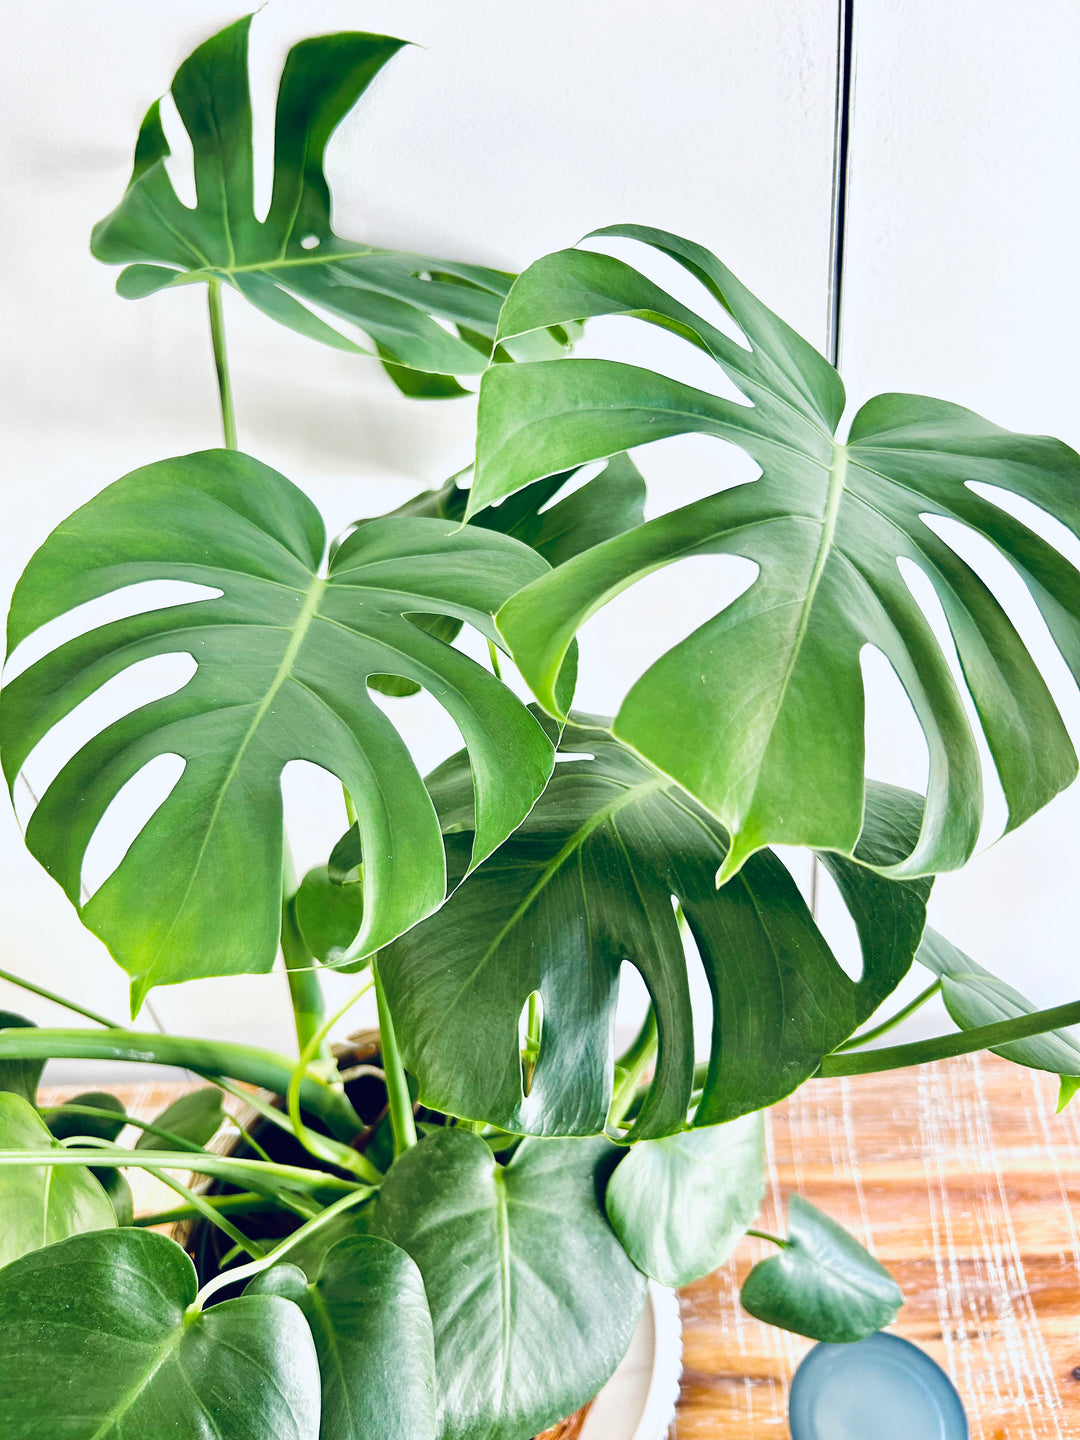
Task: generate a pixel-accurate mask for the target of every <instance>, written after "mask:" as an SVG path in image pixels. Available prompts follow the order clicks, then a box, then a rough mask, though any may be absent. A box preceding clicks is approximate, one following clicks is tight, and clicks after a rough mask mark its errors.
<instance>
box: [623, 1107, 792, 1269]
mask: <svg viewBox="0 0 1080 1440" xmlns="http://www.w3.org/2000/svg"><path fill="white" fill-rule="evenodd" d="M764 1194H765V1127H764V1124H763V1121H762V1116H761V1115H760V1114H755V1115H744V1116H743V1117H742V1118H741V1119H739V1120H732V1121H730V1122H729V1123H728V1124H727V1125H709V1126H706V1127H703V1128H701V1129H698V1130H686V1131H683V1132H682V1133H681V1134H678V1135H667V1136H665V1137H664V1138H662V1139H660V1140H642V1141H641V1142H640V1144H637V1145H631V1146H630V1147H629V1150H628V1151H627V1154H626V1157H625V1158H624V1159H623V1160H622V1161H621V1162H620V1164H619V1167H618V1169H617V1170H616V1171H615V1173H614V1175H612V1177H611V1179H610V1181H609V1182H608V1187H607V1195H606V1202H605V1203H606V1205H607V1213H608V1219H609V1220H610V1221H611V1224H612V1227H613V1228H614V1230H615V1233H616V1235H618V1237H619V1239H620V1240H621V1241H622V1244H623V1248H624V1249H625V1250H626V1253H627V1254H628V1255H629V1256H630V1258H631V1260H633V1262H634V1264H635V1265H636V1266H637V1267H638V1269H639V1270H643V1271H644V1272H645V1274H646V1275H649V1276H651V1277H652V1278H653V1279H654V1280H659V1282H660V1284H661V1285H670V1286H672V1287H677V1286H680V1285H689V1284H690V1283H691V1282H692V1281H694V1280H700V1279H701V1277H702V1276H703V1275H708V1274H709V1272H710V1271H712V1270H715V1269H717V1268H718V1267H719V1266H720V1265H722V1264H723V1263H724V1261H725V1260H726V1259H727V1258H728V1256H729V1255H730V1254H731V1252H732V1250H734V1248H735V1246H736V1245H737V1244H738V1242H739V1241H740V1240H741V1239H742V1236H743V1232H744V1231H745V1230H746V1227H747V1226H748V1225H749V1224H750V1222H751V1221H752V1220H753V1218H754V1216H755V1215H756V1214H757V1212H758V1206H759V1205H760V1204H761V1201H762V1198H763V1197H764Z"/></svg>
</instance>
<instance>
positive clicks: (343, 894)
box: [295, 831, 364, 969]
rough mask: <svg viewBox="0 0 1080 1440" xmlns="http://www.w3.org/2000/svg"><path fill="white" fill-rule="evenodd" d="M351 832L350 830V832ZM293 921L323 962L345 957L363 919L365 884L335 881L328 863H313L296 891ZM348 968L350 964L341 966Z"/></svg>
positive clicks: (315, 955) (334, 962)
mask: <svg viewBox="0 0 1080 1440" xmlns="http://www.w3.org/2000/svg"><path fill="white" fill-rule="evenodd" d="M352 833H353V832H351V831H350V834H352ZM295 905H296V923H297V924H298V925H299V927H300V933H301V934H302V935H303V937H304V940H305V942H306V944H307V947H308V949H309V950H310V951H311V953H312V955H313V956H314V957H315V959H316V960H320V961H322V963H323V964H324V965H341V962H342V961H345V960H348V958H349V954H350V951H351V950H352V946H353V942H354V941H355V940H356V937H357V935H359V933H360V930H361V928H362V926H363V923H364V887H363V884H362V883H361V881H360V880H359V879H356V880H348V881H346V882H345V883H343V884H335V883H334V881H333V880H332V879H331V878H330V874H329V871H328V868H327V866H325V865H316V866H315V868H314V869H313V870H309V871H308V873H307V874H306V875H305V876H304V878H303V880H302V881H301V882H300V888H299V890H298V891H297V892H296V901H295ZM341 968H343V969H351V968H352V967H351V966H348V965H344V966H341Z"/></svg>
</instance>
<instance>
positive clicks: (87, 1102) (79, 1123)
mask: <svg viewBox="0 0 1080 1440" xmlns="http://www.w3.org/2000/svg"><path fill="white" fill-rule="evenodd" d="M66 1103H67V1104H69V1105H82V1106H86V1107H87V1108H88V1109H93V1110H105V1111H108V1115H107V1116H106V1115H80V1114H79V1113H78V1112H77V1111H67V1110H60V1111H58V1112H57V1113H56V1114H54V1115H50V1116H49V1119H48V1120H47V1122H46V1123H47V1125H48V1127H49V1132H50V1134H51V1135H52V1136H53V1138H54V1139H56V1140H70V1139H71V1138H72V1136H74V1135H90V1136H93V1137H95V1138H96V1139H98V1140H108V1141H113V1140H116V1139H117V1138H118V1137H119V1135H120V1132H121V1130H123V1128H124V1126H125V1125H126V1124H127V1111H126V1110H125V1109H124V1105H123V1102H122V1101H121V1100H118V1099H117V1098H116V1096H115V1095H110V1094H109V1092H108V1091H107V1090H84V1091H83V1092H82V1094H81V1095H73V1096H72V1097H71V1099H70V1100H69V1101H68V1102H66Z"/></svg>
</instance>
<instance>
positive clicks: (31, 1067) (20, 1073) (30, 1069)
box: [0, 1010, 45, 1105]
mask: <svg viewBox="0 0 1080 1440" xmlns="http://www.w3.org/2000/svg"><path fill="white" fill-rule="evenodd" d="M36 1028H37V1027H36V1026H35V1024H34V1022H33V1020H27V1018H26V1016H25V1015H16V1014H15V1012H14V1010H0V1030H9V1029H11V1030H34V1029H36ZM44 1069H45V1061H44V1060H31V1059H27V1060H0V1090H10V1091H11V1092H12V1093H13V1094H15V1095H21V1096H22V1097H23V1099H24V1100H28V1101H29V1102H30V1104H31V1105H32V1104H33V1103H34V1100H35V1098H36V1097H37V1089H38V1085H39V1084H40V1083H41V1072H42V1071H43V1070H44Z"/></svg>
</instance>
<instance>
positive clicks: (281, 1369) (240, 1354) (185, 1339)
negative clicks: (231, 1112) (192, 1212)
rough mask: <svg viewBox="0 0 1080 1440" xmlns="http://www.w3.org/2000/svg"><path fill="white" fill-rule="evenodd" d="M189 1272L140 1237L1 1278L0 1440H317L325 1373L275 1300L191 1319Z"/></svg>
mask: <svg viewBox="0 0 1080 1440" xmlns="http://www.w3.org/2000/svg"><path fill="white" fill-rule="evenodd" d="M195 1292H196V1281H195V1267H194V1266H193V1265H192V1263H191V1261H190V1260H189V1259H188V1257H187V1256H186V1255H185V1254H184V1252H183V1250H181V1248H180V1246H179V1245H177V1244H175V1243H174V1242H173V1241H172V1240H169V1239H167V1238H166V1237H165V1236H164V1235H156V1234H154V1233H153V1232H152V1231H147V1230H113V1231H110V1232H109V1233H107V1234H100V1235H79V1236H76V1237H74V1238H73V1239H71V1240H65V1241H62V1242H61V1243H60V1244H58V1245H50V1246H49V1248H48V1249H47V1250H37V1251H35V1252H34V1253H33V1254H32V1255H26V1256H24V1257H23V1258H22V1259H21V1260H17V1261H16V1262H15V1263H14V1264H13V1265H9V1266H7V1267H6V1268H5V1269H4V1270H0V1396H2V1397H3V1403H4V1420H3V1432H4V1440H42V1437H44V1436H49V1437H50V1440H52V1437H54V1436H55V1437H58V1440H59V1437H63V1440H150V1437H152V1436H153V1437H158V1436H162V1437H164V1436H166V1435H170V1436H171V1435H175V1436H178V1437H179V1436H185V1437H187V1436H191V1437H194V1436H204V1435H205V1436H213V1437H214V1440H318V1435H319V1362H318V1360H317V1358H316V1355H315V1347H314V1345H313V1343H312V1339H311V1332H310V1331H309V1329H308V1326H307V1322H306V1321H305V1319H304V1317H303V1315H302V1314H301V1313H300V1311H299V1310H298V1309H297V1307H296V1306H295V1305H293V1304H292V1303H291V1302H290V1301H288V1300H282V1299H280V1298H279V1297H277V1296H274V1295H260V1296H255V1295H252V1296H243V1297H242V1298H241V1299H239V1300H226V1301H225V1302H224V1303H223V1304H221V1305H215V1306H214V1307H213V1308H212V1309H210V1310H207V1311H205V1312H203V1313H200V1314H195V1315H191V1314H187V1313H186V1312H187V1309H188V1306H189V1305H190V1304H191V1302H192V1301H193V1300H194V1299H195Z"/></svg>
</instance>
